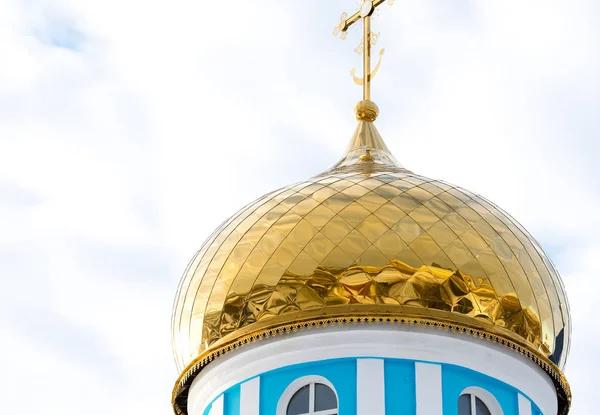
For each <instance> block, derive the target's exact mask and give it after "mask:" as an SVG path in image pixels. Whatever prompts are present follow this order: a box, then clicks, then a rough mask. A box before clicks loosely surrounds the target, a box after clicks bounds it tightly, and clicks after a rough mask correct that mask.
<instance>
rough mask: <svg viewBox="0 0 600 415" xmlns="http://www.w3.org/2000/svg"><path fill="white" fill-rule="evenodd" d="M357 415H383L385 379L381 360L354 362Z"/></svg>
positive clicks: (358, 360)
mask: <svg viewBox="0 0 600 415" xmlns="http://www.w3.org/2000/svg"><path fill="white" fill-rule="evenodd" d="M356 369H357V373H356V409H357V412H356V413H357V415H385V379H384V373H383V360H382V359H357V360H356Z"/></svg>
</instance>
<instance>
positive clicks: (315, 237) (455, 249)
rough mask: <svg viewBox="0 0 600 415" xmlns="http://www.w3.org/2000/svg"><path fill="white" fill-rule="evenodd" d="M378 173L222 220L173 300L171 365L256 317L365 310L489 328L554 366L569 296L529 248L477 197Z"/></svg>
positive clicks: (273, 200) (331, 179)
mask: <svg viewBox="0 0 600 415" xmlns="http://www.w3.org/2000/svg"><path fill="white" fill-rule="evenodd" d="M380 169H381V166H379V169H372V170H373V171H371V172H366V173H365V171H364V170H365V169H364V167H362V166H361V167H360V168H348V167H342V168H339V169H334V170H332V171H330V172H328V173H326V174H323V175H320V176H317V177H314V178H312V179H310V180H308V181H306V182H303V183H299V184H294V185H292V186H289V187H287V188H284V189H282V190H279V191H276V192H273V193H271V194H270V195H267V196H265V197H263V198H261V199H259V200H258V201H257V202H255V203H253V204H251V205H249V206H248V207H246V208H245V209H243V210H242V211H241V212H240V213H238V214H237V215H236V216H235V217H233V218H232V219H230V220H229V221H227V222H226V223H224V224H223V225H222V226H221V227H220V228H219V229H218V230H217V231H216V232H215V234H214V235H213V236H212V237H211V238H209V240H208V241H207V243H206V244H205V245H204V246H203V247H202V249H200V251H199V252H198V254H197V256H196V257H195V258H194V259H193V260H192V262H191V264H190V267H189V268H188V270H187V271H186V273H185V275H184V278H183V281H182V284H181V287H180V290H179V293H178V296H177V300H176V305H175V310H174V314H173V315H174V319H173V330H174V333H173V339H174V346H175V351H176V360H177V364H178V366H179V368H180V369H183V368H184V367H185V366H186V365H187V364H188V363H189V362H190V361H192V360H193V359H194V358H195V357H196V356H198V355H199V354H201V353H202V352H203V351H205V350H206V349H207V348H210V347H211V345H213V344H215V343H216V342H218V341H219V340H221V339H223V338H225V337H226V336H227V337H228V338H231V336H235V332H236V331H237V330H240V329H242V328H246V327H248V326H250V325H252V324H255V323H258V322H261V323H265V322H268V321H269V320H270V319H274V318H277V319H276V320H277V322H278V324H281V321H282V318H283V319H284V320H285V319H286V317H285V316H289V321H290V322H293V321H295V320H298V319H301V318H302V316H303V313H305V312H309V311H310V312H311V314H314V312H315V311H317V312H318V314H321V315H323V316H330V315H333V314H335V315H338V316H339V315H344V314H345V313H348V314H350V313H356V311H357V310H358V311H360V309H361V306H362V305H373V304H381V305H388V306H389V307H390V309H393V307H394V306H397V307H401V306H407V305H408V306H411V307H413V308H415V307H416V308H417V309H422V313H421V314H422V315H426V310H427V309H432V310H438V311H442V312H444V313H445V314H444V319H445V320H446V321H452V319H453V316H454V315H456V317H458V315H460V316H461V320H460V321H464V318H463V317H469V318H471V319H473V321H474V322H476V321H478V320H481V321H485V322H486V323H492V324H494V325H496V326H498V327H501V328H503V329H506V330H508V331H510V332H512V333H514V334H515V335H517V336H518V337H520V338H521V339H523V340H524V341H526V342H527V343H528V344H530V345H531V347H533V348H534V349H536V350H538V351H539V352H540V353H542V354H543V355H545V356H547V357H548V358H549V359H550V360H552V361H553V362H555V363H556V364H557V365H558V366H559V367H562V366H563V365H564V360H565V356H566V351H567V350H568V343H569V336H568V333H569V328H568V308H567V305H566V304H567V302H566V297H565V294H564V290H563V288H562V285H561V282H560V278H559V277H558V274H557V272H556V270H555V268H554V267H553V266H552V263H551V262H550V261H549V260H548V258H547V257H546V255H545V254H544V253H543V251H542V249H541V248H540V247H539V245H538V244H537V242H536V241H535V240H534V239H533V238H532V237H531V236H530V235H529V234H528V233H527V232H526V231H525V230H524V229H523V228H522V227H521V226H520V225H519V224H517V223H516V222H515V221H514V219H512V218H511V217H510V216H509V215H507V214H506V213H504V212H503V211H502V210H500V209H499V208H498V207H496V206H495V205H493V204H492V203H490V202H488V201H486V200H485V199H483V198H482V197H480V196H478V195H475V194H473V193H470V192H467V191H465V190H463V189H461V188H458V187H455V186H452V185H450V184H447V183H444V182H441V181H436V180H430V179H427V178H425V177H422V176H417V175H415V174H413V173H411V172H409V171H407V170H404V169H401V168H394V167H388V168H387V169H383V171H377V170H380ZM398 310H400V308H398ZM400 314H401V313H400ZM267 324H268V323H267ZM261 325H264V324H261Z"/></svg>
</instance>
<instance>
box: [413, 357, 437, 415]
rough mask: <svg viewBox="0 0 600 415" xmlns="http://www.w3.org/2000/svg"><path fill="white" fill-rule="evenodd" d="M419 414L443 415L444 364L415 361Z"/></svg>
mask: <svg viewBox="0 0 600 415" xmlns="http://www.w3.org/2000/svg"><path fill="white" fill-rule="evenodd" d="M415 378H416V379H415V380H416V384H417V415H442V366H440V365H435V364H429V363H421V362H417V363H415Z"/></svg>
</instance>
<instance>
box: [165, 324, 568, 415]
mask: <svg viewBox="0 0 600 415" xmlns="http://www.w3.org/2000/svg"><path fill="white" fill-rule="evenodd" d="M350 324H354V325H356V324H390V325H407V326H417V327H421V328H431V329H438V330H445V331H447V332H452V333H458V334H465V335H468V336H473V337H479V338H480V339H485V340H488V341H491V342H493V343H498V344H500V345H502V346H504V347H507V348H509V349H511V350H514V351H515V352H517V353H520V354H522V355H524V356H526V357H527V358H529V359H530V360H531V361H533V362H534V363H536V364H537V365H538V366H539V367H541V368H542V369H543V370H544V371H545V372H546V373H547V374H548V375H549V376H550V378H551V379H552V382H553V383H554V386H555V387H556V393H557V398H558V415H567V414H568V412H569V409H570V407H571V388H570V386H569V383H568V382H567V379H566V377H565V376H564V374H563V373H562V372H561V370H560V369H559V368H558V367H557V366H556V365H555V364H554V363H552V362H551V361H550V360H548V358H546V357H544V356H542V355H541V354H539V353H538V352H537V351H535V350H532V349H530V348H528V347H527V346H525V345H523V344H520V343H518V342H516V341H514V340H511V339H508V338H506V337H504V336H502V335H499V334H496V333H491V332H489V331H486V330H483V329H480V328H474V327H470V326H468V325H463V324H457V323H455V322H452V323H446V322H440V321H439V320H432V319H426V318H421V317H411V316H391V315H372V316H364V315H356V316H344V317H329V318H320V319H311V320H305V321H298V322H296V323H293V324H284V325H280V326H276V327H270V328H264V329H261V330H258V331H255V332H253V333H251V334H247V335H245V336H243V337H240V338H238V339H234V340H230V341H228V342H226V343H224V344H221V345H217V344H215V345H213V346H214V347H212V348H209V349H207V350H205V351H204V352H203V353H202V354H201V355H200V356H198V357H197V358H196V359H194V360H193V361H192V362H191V363H190V364H189V365H188V366H187V367H186V368H185V369H184V370H183V372H182V373H181V375H180V376H179V378H178V379H177V381H176V382H175V386H174V388H173V393H172V400H171V402H172V405H173V410H174V412H175V414H176V415H187V391H188V390H189V387H190V386H191V384H192V382H193V380H194V379H195V378H196V376H197V375H198V373H200V371H201V370H202V369H203V368H204V367H206V366H207V365H208V364H209V363H210V362H212V361H213V360H215V359H216V358H218V357H221V356H223V355H225V354H227V353H229V352H231V351H235V350H237V349H240V348H242V347H244V346H245V345H247V344H250V343H256V342H257V341H260V340H265V339H268V338H270V337H275V336H277V335H283V334H291V333H296V332H298V331H299V330H300V331H303V330H312V329H318V328H327V327H335V326H344V325H350Z"/></svg>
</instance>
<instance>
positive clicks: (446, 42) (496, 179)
mask: <svg viewBox="0 0 600 415" xmlns="http://www.w3.org/2000/svg"><path fill="white" fill-rule="evenodd" d="M355 7H357V1H356V0H326V1H323V0H277V1H270V2H265V1H248V0H244V1H242V0H239V1H234V0H231V1H207V0H193V1H192V0H172V1H169V2H166V1H159V0H156V1H141V0H118V1H117V0H103V1H91V0H89V1H81V0H0V277H1V279H0V284H1V285H0V333H1V336H2V337H1V339H2V340H1V344H2V347H1V351H2V352H1V353H0V390H2V391H3V392H2V393H1V396H2V397H1V398H0V413H14V412H16V411H18V410H19V411H22V410H26V411H27V412H28V413H44V414H50V415H54V414H57V415H59V414H60V415H79V414H83V413H86V414H91V415H94V414H102V415H106V414H114V415H120V414H123V415H125V414H127V415H137V414H139V415H141V414H144V415H159V414H161V415H164V414H169V413H171V409H170V395H171V388H172V385H173V383H174V381H175V379H176V377H177V373H176V370H175V366H174V364H173V359H172V357H171V350H170V329H169V323H170V315H171V306H172V300H173V297H174V294H175V290H176V286H177V283H178V281H179V278H180V276H181V273H182V272H183V270H184V268H185V266H186V264H187V261H188V260H189V259H190V258H191V256H192V255H193V253H194V252H195V250H196V249H197V248H199V247H200V245H201V243H202V242H203V240H204V238H206V237H207V236H208V235H209V234H210V233H211V231H212V230H213V229H214V228H215V227H216V226H217V225H218V224H220V223H221V222H222V221H223V220H224V219H225V218H226V217H227V216H229V215H231V214H233V213H235V211H236V210H237V209H238V208H240V207H242V206H243V205H244V204H246V203H248V202H249V201H251V200H253V199H254V198H256V197H258V196H260V195H262V194H264V193H266V192H268V191H270V190H273V189H275V188H278V187H280V186H283V185H286V184H289V183H292V182H295V181H300V180H302V179H305V178H307V177H309V176H311V175H314V174H316V173H318V172H319V171H321V170H323V169H324V168H326V167H327V166H329V165H330V164H332V163H333V162H335V161H336V159H337V158H338V157H340V156H341V153H342V151H343V149H344V148H345V145H346V142H347V141H348V140H349V139H350V136H351V134H352V132H353V130H354V127H355V121H354V120H353V110H352V108H353V106H354V104H355V102H356V101H358V100H359V99H360V93H361V91H360V88H359V87H356V86H355V85H354V84H353V83H352V80H351V78H350V75H349V71H350V69H351V68H352V67H353V66H356V67H360V66H359V65H360V58H359V57H358V55H356V54H354V52H353V49H354V47H355V46H356V45H357V44H358V42H359V40H360V39H359V33H358V32H356V31H353V32H351V33H350V35H349V36H348V38H347V39H346V40H345V41H341V40H339V39H336V38H334V37H333V36H332V29H333V26H335V24H337V22H338V19H339V15H340V14H341V12H342V11H352V10H354V8H355ZM373 25H374V30H376V31H380V32H381V36H380V38H379V43H378V45H377V48H379V47H385V49H386V54H385V57H384V62H383V65H382V68H381V70H380V72H379V74H378V75H377V78H376V80H375V84H374V87H373V99H374V100H375V101H376V102H377V103H378V104H379V107H380V109H381V115H380V118H379V120H378V123H377V124H378V128H379V131H380V132H381V133H382V135H383V137H384V138H385V139H386V141H387V144H388V146H389V147H390V148H391V149H392V151H393V152H394V154H395V156H396V157H397V158H398V159H399V160H400V161H401V163H403V164H404V166H406V167H407V168H409V169H411V170H413V171H415V172H418V173H420V174H423V175H425V176H429V177H433V178H440V179H444V180H446V181H448V182H451V183H455V184H458V185H460V186H463V187H465V188H467V189H470V190H473V191H475V192H477V193H480V194H482V195H484V196H486V197H487V198H489V199H491V200H492V201H494V202H495V203H497V204H498V205H500V206H501V207H503V208H504V209H505V210H507V211H508V212H510V213H511V214H512V215H513V216H514V217H516V218H517V219H518V220H519V221H520V222H521V223H522V224H523V225H524V226H525V227H526V228H527V229H529V230H530V231H531V232H532V234H533V235H534V236H535V237H536V238H537V239H538V240H539V241H540V242H541V244H542V245H543V246H544V248H545V249H546V251H547V252H548V253H549V254H550V256H551V257H552V259H553V260H554V261H555V263H556V265H557V267H558V269H559V271H560V272H561V274H562V277H563V279H564V282H565V285H566V287H567V291H568V294H569V298H570V302H571V311H572V318H573V344H572V348H571V355H570V359H569V361H568V362H567V369H566V374H567V377H568V379H569V381H570V382H571V386H572V389H573V395H574V399H573V410H572V412H571V413H572V414H573V415H588V414H592V413H596V412H597V408H598V405H597V402H596V400H597V385H598V381H597V379H598V371H600V362H599V359H598V353H597V351H596V349H597V342H598V338H599V334H598V328H599V324H598V318H597V317H596V316H595V314H594V313H597V312H598V310H599V306H598V300H597V298H598V295H599V294H598V293H599V291H600V279H599V278H598V275H597V272H598V266H597V262H598V258H600V240H599V238H598V233H599V232H600V216H599V215H598V212H599V211H600V191H599V188H600V166H599V165H598V157H599V156H598V155H599V154H600V122H599V121H598V120H600V104H599V101H600V77H599V75H598V74H599V73H600V29H599V27H600V3H598V2H597V1H594V0H572V1H568V2H566V1H559V0H556V1H555V0H544V1H542V0H528V1H523V0H519V1H517V0H502V1H497V0H487V1H473V0H471V1H467V0H420V1H416V0H396V2H395V5H394V6H393V7H392V8H389V7H388V6H385V7H382V9H381V11H380V12H379V16H378V17H377V19H376V20H375V21H374V23H373Z"/></svg>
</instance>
